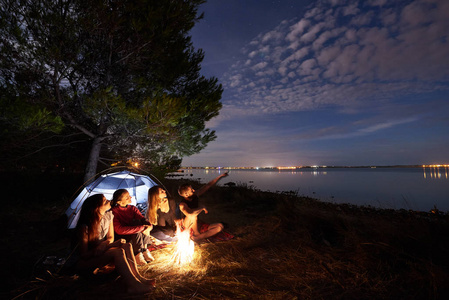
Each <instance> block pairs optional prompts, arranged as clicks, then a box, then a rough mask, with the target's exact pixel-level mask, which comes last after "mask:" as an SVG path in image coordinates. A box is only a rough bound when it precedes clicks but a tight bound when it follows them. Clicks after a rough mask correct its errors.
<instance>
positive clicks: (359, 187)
mask: <svg viewBox="0 0 449 300" xmlns="http://www.w3.org/2000/svg"><path fill="white" fill-rule="evenodd" d="M226 171H227V170H215V169H212V170H205V169H184V170H183V173H177V174H182V175H180V177H179V178H183V177H185V178H190V179H196V180H199V181H200V182H201V183H207V182H208V181H210V180H212V179H213V178H215V177H216V176H218V175H219V174H221V173H223V172H226ZM228 182H234V183H236V184H237V185H247V186H252V187H254V188H256V189H259V190H263V191H271V192H282V191H295V192H297V193H298V195H300V196H309V197H312V198H316V199H319V200H321V201H326V202H333V203H351V204H356V205H370V206H374V207H378V208H388V209H390V208H392V209H401V208H403V209H411V210H419V211H426V212H428V211H430V210H431V209H433V208H434V207H436V208H437V209H439V210H440V211H445V212H448V211H449V170H448V168H447V167H443V168H441V167H440V168H318V169H311V168H306V169H304V168H303V169H295V170H291V171H290V170H281V171H280V170H276V169H261V170H242V169H236V170H234V169H232V170H229V176H228V177H225V178H222V179H221V180H220V181H219V183H218V185H224V184H226V183H228Z"/></svg>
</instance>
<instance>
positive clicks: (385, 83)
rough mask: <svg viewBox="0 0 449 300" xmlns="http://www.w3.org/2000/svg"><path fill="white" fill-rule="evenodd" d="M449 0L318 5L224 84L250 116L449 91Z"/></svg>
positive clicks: (228, 97) (280, 30) (280, 29)
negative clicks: (448, 15) (448, 14)
mask: <svg viewBox="0 0 449 300" xmlns="http://www.w3.org/2000/svg"><path fill="white" fill-rule="evenodd" d="M447 12H449V1H446V0H432V1H424V0H415V1H399V2H398V1H395V2H394V3H390V2H389V1H385V0H371V1H366V2H365V1H350V2H349V3H347V1H320V2H318V4H316V5H315V6H314V7H310V9H309V10H308V11H307V12H306V13H305V14H304V16H303V17H302V18H301V19H299V20H290V21H283V22H281V23H280V24H279V25H278V26H277V27H275V28H273V29H272V30H270V31H268V32H266V33H261V34H259V35H258V36H257V37H256V38H255V39H254V40H253V41H251V42H250V43H249V44H248V45H247V46H246V47H245V49H244V50H243V53H244V54H245V55H246V58H244V59H242V61H240V62H237V63H236V64H234V65H233V66H232V67H231V68H230V70H229V72H228V73H227V74H225V76H224V78H223V84H224V87H225V90H226V93H225V95H224V97H223V103H226V105H227V107H228V108H229V109H230V108H231V107H234V108H238V109H240V110H245V114H261V113H279V112H284V111H303V110H312V109H316V108H321V107H326V106H332V107H340V111H342V112H343V111H351V110H353V109H354V108H355V109H358V108H359V107H363V106H364V105H369V104H370V103H371V102H372V101H374V99H375V101H378V103H379V104H380V103H383V102H384V103H387V102H388V101H390V100H391V99H393V98H394V97H398V96H406V95H409V94H411V93H414V94H419V93H428V92H430V91H434V90H448V89H449V60H448V59H447V56H448V54H449V36H448V35H449V31H448V30H447V29H448V28H449V18H447Z"/></svg>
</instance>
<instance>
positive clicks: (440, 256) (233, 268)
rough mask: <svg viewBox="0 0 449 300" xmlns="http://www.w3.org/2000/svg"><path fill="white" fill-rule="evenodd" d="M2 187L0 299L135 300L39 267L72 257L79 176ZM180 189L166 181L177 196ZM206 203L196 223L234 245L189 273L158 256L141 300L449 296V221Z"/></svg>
mask: <svg viewBox="0 0 449 300" xmlns="http://www.w3.org/2000/svg"><path fill="white" fill-rule="evenodd" d="M1 180H2V183H3V186H4V190H5V192H6V197H5V198H4V203H3V208H2V211H1V216H0V222H1V224H2V228H4V234H3V235H2V237H1V239H2V240H1V247H2V248H1V249H2V252H1V253H2V255H1V266H2V268H1V269H2V271H1V272H2V275H3V276H2V278H5V279H4V280H2V281H1V284H2V287H1V295H2V298H5V299H13V298H15V299H98V298H109V299H122V298H127V297H129V296H128V295H126V293H125V292H124V291H125V288H124V284H123V283H122V282H121V280H120V278H117V274H116V273H115V272H112V273H110V274H101V275H80V274H76V273H73V270H67V269H66V268H62V269H61V268H59V267H58V266H56V264H55V265H45V264H44V263H43V262H44V260H45V258H48V257H52V256H54V257H55V259H56V260H57V259H59V258H65V257H66V256H67V254H68V245H69V243H70V234H69V233H68V231H67V230H66V226H65V218H64V211H65V210H66V208H67V207H68V205H69V204H70V200H71V199H70V198H71V196H72V195H73V193H74V192H75V191H76V190H77V189H78V187H79V185H80V182H81V180H82V175H76V174H75V175H74V174H55V173H48V174H44V173H42V174H26V173H17V174H2V175H1ZM182 182H184V180H183V179H181V180H180V179H169V180H168V179H167V180H164V181H163V183H164V185H165V186H166V188H167V189H168V191H169V192H170V194H171V195H173V196H175V197H176V196H177V194H176V188H177V186H178V185H179V184H181V183H182ZM192 184H193V186H194V188H195V187H199V186H200V184H199V183H198V182H192ZM177 199H178V198H177ZM201 201H204V203H205V205H206V206H207V208H208V210H209V214H208V215H204V214H203V215H202V216H201V217H202V218H203V219H204V220H205V221H207V222H224V223H225V224H226V230H228V231H230V232H232V233H233V234H235V236H236V237H235V238H234V239H233V240H231V241H227V242H218V243H204V244H201V245H197V246H196V254H195V259H194V263H193V264H192V265H190V266H188V267H186V268H182V269H180V268H175V267H173V266H170V265H167V264H165V262H167V261H168V259H167V258H168V257H169V256H170V247H167V248H164V249H160V250H156V251H154V252H153V255H154V256H155V258H156V261H155V262H154V263H151V264H149V265H147V266H144V267H142V268H140V270H141V272H142V273H143V274H144V275H145V276H146V277H154V278H156V279H157V288H156V289H155V290H154V292H153V293H151V294H149V295H144V296H141V297H137V298H138V299H217V298H218V299H235V298H243V299H448V297H449V259H448V257H447V254H448V253H449V216H448V214H447V213H443V212H440V211H438V210H434V211H433V212H414V211H405V210H381V209H375V208H371V207H357V206H354V205H346V204H341V205H336V204H329V203H323V202H320V201H317V200H314V199H310V198H303V197H297V196H296V194H295V193H294V192H291V193H270V192H262V191H259V190H255V189H252V188H248V187H246V186H242V185H237V186H229V187H213V188H212V189H211V190H210V191H208V193H206V194H205V195H204V197H202V199H201ZM429 201H431V199H429Z"/></svg>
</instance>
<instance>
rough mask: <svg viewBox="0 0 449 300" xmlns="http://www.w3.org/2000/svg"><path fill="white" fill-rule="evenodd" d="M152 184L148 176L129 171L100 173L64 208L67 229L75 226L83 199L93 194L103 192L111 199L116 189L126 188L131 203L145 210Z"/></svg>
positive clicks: (154, 183) (152, 181)
mask: <svg viewBox="0 0 449 300" xmlns="http://www.w3.org/2000/svg"><path fill="white" fill-rule="evenodd" d="M154 185H157V183H156V182H155V181H154V180H152V179H151V178H150V177H149V176H146V175H141V174H136V173H132V172H130V171H121V172H116V173H110V174H104V175H101V176H100V177H98V178H97V179H96V180H94V181H93V182H91V183H89V184H87V185H85V186H84V188H83V190H82V191H81V193H79V194H78V196H77V197H76V198H75V200H73V201H72V204H70V206H69V208H68V209H67V210H66V212H65V214H66V215H67V217H68V226H67V227H68V228H69V229H72V228H75V227H76V224H77V223H78V219H79V212H80V210H81V206H82V205H83V202H84V200H86V198H88V197H89V196H92V195H95V194H103V195H104V196H105V197H106V198H107V199H108V200H111V199H112V195H113V194H114V192H115V191H116V190H118V189H126V190H128V192H129V194H130V195H131V197H132V200H131V204H132V205H136V206H137V207H139V206H140V207H139V209H141V210H145V209H146V203H147V198H148V190H149V189H150V188H151V187H152V186H154ZM81 188H82V187H81ZM81 188H80V189H81Z"/></svg>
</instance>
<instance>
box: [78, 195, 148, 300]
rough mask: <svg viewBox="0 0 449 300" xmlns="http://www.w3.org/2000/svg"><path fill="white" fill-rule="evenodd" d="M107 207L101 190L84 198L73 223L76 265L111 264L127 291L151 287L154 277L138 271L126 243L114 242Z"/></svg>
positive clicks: (91, 267)
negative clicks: (75, 240) (75, 226)
mask: <svg viewBox="0 0 449 300" xmlns="http://www.w3.org/2000/svg"><path fill="white" fill-rule="evenodd" d="M110 208H111V204H110V202H109V201H108V200H107V199H106V198H105V197H104V195H103V194H96V195H93V196H90V197H89V198H87V199H86V200H85V201H84V203H83V206H82V208H81V213H80V218H79V220H78V224H77V233H78V239H79V254H80V258H79V260H78V263H77V268H78V269H80V270H84V271H93V270H95V269H96V268H102V267H105V266H106V265H108V264H114V265H115V268H116V270H117V271H118V273H119V274H120V275H121V277H122V278H123V279H124V281H125V284H126V286H127V291H128V292H129V293H147V292H149V291H151V289H152V288H154V286H155V281H154V280H150V279H146V278H144V277H143V276H142V275H140V273H139V270H138V269H137V264H136V260H135V259H134V255H133V249H132V245H131V244H130V243H126V242H125V240H122V239H120V240H117V241H116V242H114V228H113V225H112V220H113V218H114V216H113V215H112V213H111V211H110Z"/></svg>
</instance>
